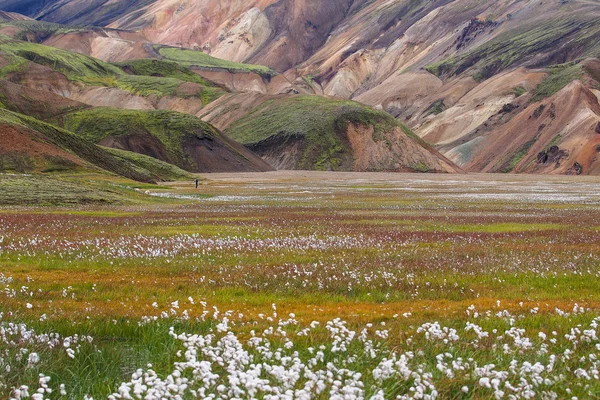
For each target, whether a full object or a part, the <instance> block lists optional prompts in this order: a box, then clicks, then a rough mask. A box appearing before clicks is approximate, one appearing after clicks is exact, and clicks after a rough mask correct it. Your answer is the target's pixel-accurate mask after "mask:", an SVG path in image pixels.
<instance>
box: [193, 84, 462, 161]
mask: <svg viewBox="0 0 600 400" xmlns="http://www.w3.org/2000/svg"><path fill="white" fill-rule="evenodd" d="M205 112H206V114H205V115H204V117H203V118H204V119H206V120H208V121H213V122H214V123H216V124H217V125H218V126H221V127H223V128H225V133H227V134H228V135H229V136H231V137H232V138H234V139H236V140H238V141H239V142H241V143H243V144H244V145H246V146H247V147H248V148H250V149H251V150H252V151H254V152H255V153H257V154H259V155H260V156H262V157H263V158H264V159H265V160H267V161H268V162H269V163H270V164H271V165H273V166H274V167H276V168H277V169H307V170H340V171H420V172H425V171H429V172H456V168H455V166H454V165H452V163H451V162H448V161H447V160H446V159H445V158H444V157H442V156H441V155H439V154H438V153H437V152H435V151H434V150H433V149H431V148H430V147H428V146H427V145H425V144H424V143H423V142H421V141H420V139H418V138H416V137H415V136H414V134H412V132H410V131H409V130H408V129H407V128H406V127H404V126H403V125H402V124H400V123H399V122H398V121H397V120H395V119H394V118H392V117H391V116H390V115H388V114H386V113H384V112H381V111H375V110H373V109H371V108H369V107H365V106H363V105H361V104H359V103H355V102H352V101H345V100H335V99H328V98H325V97H319V96H255V95H252V94H249V95H247V96H245V97H242V96H240V95H237V96H230V97H229V98H227V97H224V98H223V99H221V100H219V101H217V102H215V103H214V104H212V105H211V106H210V107H208V108H207V110H205Z"/></svg>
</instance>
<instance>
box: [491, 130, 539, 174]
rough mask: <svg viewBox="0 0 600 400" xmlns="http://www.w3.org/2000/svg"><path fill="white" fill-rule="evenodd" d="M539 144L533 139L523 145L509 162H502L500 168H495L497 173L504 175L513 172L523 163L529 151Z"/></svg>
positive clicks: (509, 158) (510, 157) (511, 156)
mask: <svg viewBox="0 0 600 400" xmlns="http://www.w3.org/2000/svg"><path fill="white" fill-rule="evenodd" d="M536 142H537V138H533V139H532V140H530V141H528V142H527V143H525V144H523V145H522V146H521V147H520V148H519V149H518V150H517V151H516V152H515V153H513V154H512V155H510V156H509V157H508V160H506V161H505V162H501V164H500V167H499V168H495V169H496V170H497V171H499V172H502V173H509V172H512V170H513V169H515V167H516V166H517V164H518V163H520V162H521V160H522V159H523V158H525V156H526V155H527V153H529V150H530V149H531V147H533V145H534V144H535V143H536Z"/></svg>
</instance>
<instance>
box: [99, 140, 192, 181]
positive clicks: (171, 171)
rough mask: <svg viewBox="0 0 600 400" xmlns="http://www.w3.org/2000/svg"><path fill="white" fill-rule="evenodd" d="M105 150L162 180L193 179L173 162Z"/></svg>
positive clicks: (109, 149)
mask: <svg viewBox="0 0 600 400" xmlns="http://www.w3.org/2000/svg"><path fill="white" fill-rule="evenodd" d="M106 151H108V152H109V153H111V154H113V155H114V156H116V157H118V158H121V159H123V160H127V161H128V162H130V163H132V164H135V165H137V166H138V167H140V168H142V169H143V170H145V171H148V172H150V173H152V174H153V175H155V176H157V177H158V178H159V179H160V180H162V181H177V180H186V179H194V176H193V175H192V174H190V173H189V172H187V171H184V170H182V169H181V168H179V167H176V166H175V165H173V164H168V163H166V162H163V161H160V160H157V159H156V158H153V157H149V156H145V155H143V154H138V153H133V152H131V151H125V150H119V149H111V148H106Z"/></svg>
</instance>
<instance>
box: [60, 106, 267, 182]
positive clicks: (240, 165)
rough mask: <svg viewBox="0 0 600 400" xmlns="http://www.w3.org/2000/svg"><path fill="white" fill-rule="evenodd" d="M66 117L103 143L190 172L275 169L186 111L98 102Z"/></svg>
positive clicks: (79, 131) (81, 133)
mask: <svg viewBox="0 0 600 400" xmlns="http://www.w3.org/2000/svg"><path fill="white" fill-rule="evenodd" d="M62 123H63V125H64V127H65V128H66V129H68V130H70V131H72V132H74V133H76V134H77V135H79V136H81V137H83V138H85V139H87V140H89V141H91V142H94V143H97V144H99V145H101V146H106V147H111V148H115V149H120V150H127V151H131V152H134V153H139V154H143V155H146V156H150V157H153V158H156V159H158V160H161V161H164V162H167V163H169V164H173V165H176V166H178V167H180V168H182V169H184V170H186V171H190V172H244V171H268V170H271V167H270V166H269V165H268V164H267V163H265V162H264V161H263V160H262V159H260V158H259V157H257V156H256V155H254V154H252V153H251V152H250V151H248V150H247V149H246V148H244V147H243V146H241V145H239V144H238V143H235V142H234V141H232V140H230V139H228V138H227V137H225V136H223V135H222V134H221V132H219V131H218V130H217V129H215V128H214V127H213V126H211V125H210V124H208V123H206V122H204V121H202V120H200V119H198V118H196V117H194V116H191V115H187V114H181V113H175V112H169V111H141V110H120V109H111V108H93V109H89V110H83V111H77V112H74V113H71V114H67V115H65V116H64V117H63V118H62Z"/></svg>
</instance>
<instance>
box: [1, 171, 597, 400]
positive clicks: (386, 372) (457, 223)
mask: <svg viewBox="0 0 600 400" xmlns="http://www.w3.org/2000/svg"><path fill="white" fill-rule="evenodd" d="M120 184H121V183H120ZM47 195H48V194H47V193H46V194H45V196H47ZM135 197H136V202H137V204H136V205H104V206H103V205H87V206H86V205H70V206H63V207H56V206H55V207H50V206H44V207H35V206H14V205H11V206H4V207H0V398H2V399H4V398H6V399H35V400H41V399H86V398H87V399H92V398H93V399H96V400H98V399H162V398H166V399H191V398H212V399H239V398H242V399H244V398H263V399H296V398H298V399H313V398H316V399H326V398H335V399H361V398H365V399H366V398H369V399H371V398H372V399H388V398H390V399H392V398H400V399H406V398H417V399H434V398H437V399H485V398H491V399H534V398H535V399H564V398H578V399H585V398H597V397H599V396H600V376H599V375H600V372H599V371H600V339H599V338H598V335H600V180H599V179H597V178H584V177H537V176H536V177H531V176H494V175H490V176H484V175H473V176H438V175H431V176H430V175H403V174H369V173H367V174H353V173H349V174H345V173H335V174H331V173H308V172H306V173H305V172H295V173H287V172H278V173H269V174H238V175H235V174H231V175H228V174H217V175H214V176H209V177H208V179H207V180H206V181H203V182H202V184H201V185H200V188H199V189H197V190H196V189H195V188H194V187H193V182H184V183H174V184H171V185H169V186H168V187H155V188H153V187H148V188H146V187H145V188H144V189H139V190H138V191H137V192H136V193H135ZM140 198H142V199H143V198H145V199H146V201H145V202H144V201H140V200H139V199H140Z"/></svg>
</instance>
